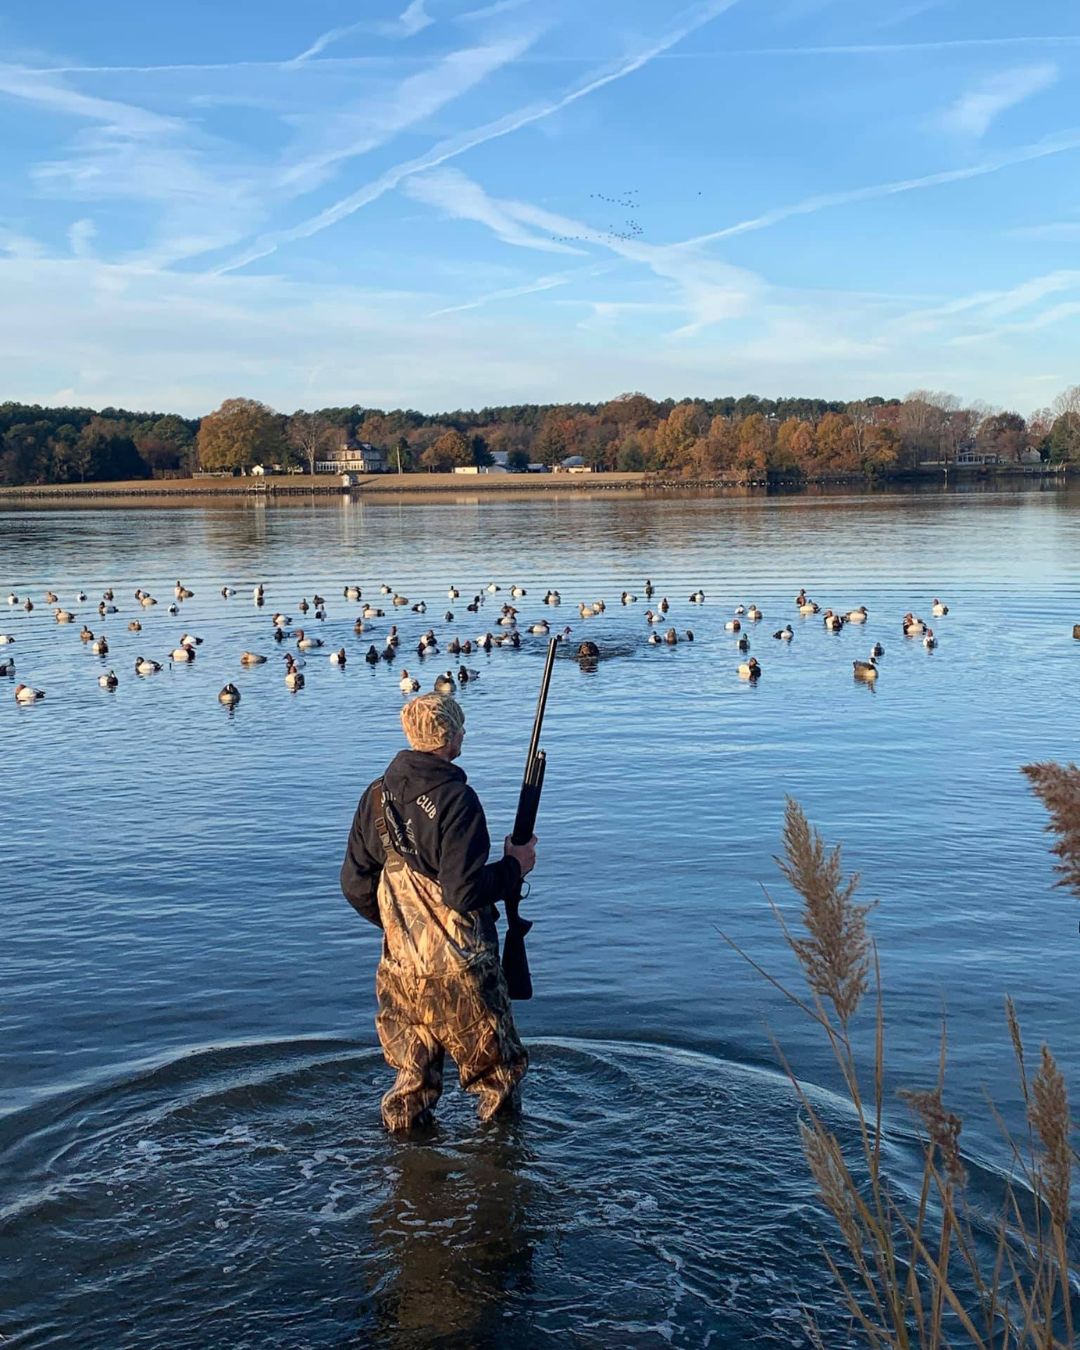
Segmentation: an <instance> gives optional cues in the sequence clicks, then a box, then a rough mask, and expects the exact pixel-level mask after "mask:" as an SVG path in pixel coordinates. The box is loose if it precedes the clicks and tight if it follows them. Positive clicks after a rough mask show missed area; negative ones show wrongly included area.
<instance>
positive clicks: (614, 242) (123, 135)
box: [0, 0, 1080, 414]
mask: <svg viewBox="0 0 1080 1350" xmlns="http://www.w3.org/2000/svg"><path fill="white" fill-rule="evenodd" d="M403 4H404V0H396V2H395V0H385V2H384V0H365V2H364V3H346V2H345V0H308V3H307V4H306V5H304V6H298V5H295V4H293V3H291V2H290V3H287V2H286V0H216V2H215V3H210V0H186V3H185V4H184V5H183V6H179V5H177V6H163V5H162V6H158V5H153V6H150V5H146V4H145V0H139V3H135V0H98V3H97V4H95V5H87V4H86V3H85V0H49V2H48V3H47V4H42V3H40V0H35V3H30V0H7V4H6V5H5V7H4V12H3V14H2V15H0V118H2V119H3V130H2V135H0V157H2V161H3V182H4V184H5V192H4V194H3V197H2V198H0V296H2V303H3V316H4V321H3V323H2V324H0V372H2V376H0V398H13V399H18V400H26V401H39V402H47V403H59V402H78V403H84V404H90V405H94V406H103V405H105V404H117V405H124V406H128V407H139V408H158V409H166V410H178V411H183V412H186V413H189V414H198V413H202V412H205V411H207V410H209V409H210V408H212V407H214V406H216V404H218V403H219V402H220V401H221V400H222V399H223V398H226V397H231V396H235V395H246V396H250V397H256V398H261V399H264V400H266V401H267V402H268V403H270V404H272V405H273V406H274V407H277V408H280V409H283V410H286V411H291V410H292V409H293V408H296V407H300V406H309V407H310V406H318V405H325V404H337V403H353V402H359V403H362V404H366V405H372V406H385V407H394V406H410V407H416V408H420V409H423V410H425V411H436V410H440V409H446V408H455V407H469V406H479V405H482V404H497V403H510V402H531V401H542V402H550V401H559V400H571V399H574V400H576V399H590V400H600V399H605V398H608V397H611V396H613V395H615V394H617V393H620V392H622V391H625V390H631V389H640V390H643V391H644V392H646V393H649V394H651V395H653V396H656V397H664V396H672V397H683V396H686V395H690V394H697V395H706V396H707V395H719V394H725V393H735V394H741V393H751V392H752V393H758V394H763V395H774V396H775V395H782V394H807V395H821V396H825V397H830V398H857V397H861V396H864V395H868V394H871V393H882V394H885V395H894V394H895V395H903V394H904V393H905V392H907V391H908V390H911V389H914V388H931V389H947V390H951V391H953V392H955V393H957V394H959V395H960V396H961V397H963V398H965V399H980V400H983V401H985V402H986V403H988V404H991V405H993V406H995V407H1014V408H1018V409H1019V410H1020V411H1023V412H1028V411H1030V410H1031V409H1032V408H1034V407H1038V406H1041V405H1044V404H1046V403H1049V402H1050V401H1051V399H1052V398H1053V396H1054V395H1055V394H1056V393H1057V392H1058V391H1059V390H1060V389H1062V388H1063V387H1065V386H1066V385H1070V384H1074V383H1077V382H1078V381H1080V342H1078V336H1080V263H1078V261H1077V252H1078V248H1080V174H1078V169H1080V108H1078V106H1077V104H1078V99H1077V93H1076V90H1077V88H1078V87H1080V85H1078V75H1080V13H1078V12H1077V7H1076V5H1075V3H1065V2H1064V0H1045V2H1043V3H1038V2H1036V3H1032V4H1028V5H1024V6H1017V5H1016V4H1014V3H1008V4H1007V3H1004V0H983V3H974V0H698V3H691V4H689V5H687V6H685V7H681V6H680V5H679V4H677V3H675V4H665V3H661V2H660V0H618V3H616V2H615V0H588V3H583V2H582V0H575V2H573V3H572V2H571V0H411V3H408V5H407V7H404V8H403Z"/></svg>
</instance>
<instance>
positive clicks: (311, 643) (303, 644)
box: [293, 628, 323, 652]
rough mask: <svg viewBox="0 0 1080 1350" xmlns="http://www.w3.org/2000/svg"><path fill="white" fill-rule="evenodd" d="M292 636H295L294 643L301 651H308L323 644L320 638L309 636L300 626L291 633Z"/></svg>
mask: <svg viewBox="0 0 1080 1350" xmlns="http://www.w3.org/2000/svg"><path fill="white" fill-rule="evenodd" d="M293 637H295V638H296V645H297V646H298V647H299V648H300V650H301V651H302V652H308V651H311V650H312V648H314V647H321V646H322V645H323V640H322V638H316V637H309V636H308V635H307V633H305V632H304V630H303V629H302V628H298V629H297V630H296V632H295V633H294V634H293Z"/></svg>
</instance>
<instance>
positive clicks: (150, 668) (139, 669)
mask: <svg viewBox="0 0 1080 1350" xmlns="http://www.w3.org/2000/svg"><path fill="white" fill-rule="evenodd" d="M160 669H161V662H160V661H150V660H148V659H147V658H146V657H145V656H137V657H136V658H135V674H136V675H156V674H157V672H158V671H159V670H160Z"/></svg>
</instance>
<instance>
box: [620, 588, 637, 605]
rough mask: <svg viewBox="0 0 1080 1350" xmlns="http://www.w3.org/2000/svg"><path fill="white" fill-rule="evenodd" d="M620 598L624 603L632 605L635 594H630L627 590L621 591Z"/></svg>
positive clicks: (635, 598) (635, 599)
mask: <svg viewBox="0 0 1080 1350" xmlns="http://www.w3.org/2000/svg"><path fill="white" fill-rule="evenodd" d="M621 599H622V602H623V604H624V605H632V604H634V603H635V602H636V601H637V596H636V595H631V594H630V592H629V591H623V593H622V596H621Z"/></svg>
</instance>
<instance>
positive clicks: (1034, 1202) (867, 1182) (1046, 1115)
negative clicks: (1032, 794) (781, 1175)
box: [723, 765, 1080, 1350]
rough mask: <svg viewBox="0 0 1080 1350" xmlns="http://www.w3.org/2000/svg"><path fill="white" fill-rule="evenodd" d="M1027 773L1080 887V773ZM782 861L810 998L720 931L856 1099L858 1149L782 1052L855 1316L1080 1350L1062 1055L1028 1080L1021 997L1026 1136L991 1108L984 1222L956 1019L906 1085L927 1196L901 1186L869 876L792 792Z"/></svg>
mask: <svg viewBox="0 0 1080 1350" xmlns="http://www.w3.org/2000/svg"><path fill="white" fill-rule="evenodd" d="M1024 772H1025V773H1026V774H1027V775H1028V776H1029V778H1030V779H1031V781H1032V783H1033V785H1034V788H1035V791H1036V792H1037V793H1038V794H1039V795H1040V797H1041V798H1042V799H1043V801H1044V802H1045V803H1046V805H1047V807H1048V809H1049V810H1050V813H1051V824H1050V826H1049V827H1048V828H1049V829H1051V830H1052V831H1054V832H1055V833H1056V834H1057V835H1058V838H1059V843H1058V845H1057V846H1056V850H1055V851H1056V852H1057V854H1058V856H1059V858H1060V859H1061V863H1060V866H1059V870H1060V871H1061V872H1062V874H1063V879H1062V882H1061V883H1060V884H1062V885H1066V886H1068V887H1070V888H1071V889H1073V890H1074V892H1075V893H1077V894H1078V895H1080V770H1077V769H1076V768H1075V766H1073V765H1069V766H1068V768H1065V769H1063V768H1061V767H1060V766H1057V765H1031V766H1028V767H1027V768H1026V769H1025V770H1024ZM776 861H777V864H778V866H779V868H780V870H781V872H782V873H783V875H784V877H785V878H786V879H787V881H788V882H789V883H790V884H791V886H792V887H793V888H794V890H795V891H796V892H797V893H798V895H799V896H800V897H801V900H802V909H801V914H800V916H799V923H800V928H801V931H794V930H793V928H792V926H791V924H790V923H789V922H788V920H787V918H786V917H785V915H784V914H783V913H782V911H781V910H780V908H779V906H778V905H777V904H776V903H775V902H774V901H773V899H772V897H771V896H770V895H769V894H768V892H767V891H766V898H767V900H768V903H769V905H770V907H771V909H772V912H773V915H774V917H775V918H776V921H777V923H778V924H779V926H780V931H781V933H782V934H783V937H784V940H785V942H786V943H787V945H788V946H789V947H790V949H791V951H792V952H793V954H794V955H795V958H796V960H797V961H798V963H799V966H800V968H801V971H802V974H803V977H804V978H805V981H806V986H807V992H806V993H805V994H800V993H796V992H795V991H794V990H793V989H791V988H789V987H788V986H787V985H786V984H785V983H784V982H783V981H781V980H779V979H777V978H775V977H774V976H773V975H772V974H770V973H769V972H768V971H767V970H765V969H764V968H763V967H762V966H761V965H759V964H758V963H757V962H756V961H755V960H754V959H753V958H752V957H751V956H749V955H748V954H747V953H746V952H745V951H743V949H742V948H741V947H739V946H738V944H737V943H735V942H734V941H733V939H731V938H730V937H729V936H728V935H727V934H723V936H724V938H725V941H727V942H728V944H729V945H730V946H731V947H732V948H734V950H735V951H736V952H738V953H739V955H740V956H741V957H742V958H743V959H744V960H746V961H747V962H749V964H750V965H751V966H753V968H754V969H755V970H756V971H757V972H758V973H759V974H761V975H762V976H763V977H764V978H765V979H766V980H768V981H769V983H771V984H772V985H773V986H774V987H775V988H776V989H777V990H779V991H780V992H781V993H782V994H783V995H784V996H785V997H786V998H788V999H790V1000H791V1001H792V1002H793V1003H794V1004H796V1005H797V1006H798V1007H799V1008H800V1009H801V1010H802V1011H803V1012H804V1013H805V1014H806V1015H807V1016H808V1017H809V1018H811V1019H812V1020H813V1021H814V1022H815V1023H816V1024H817V1025H818V1026H819V1027H820V1028H821V1030H822V1032H823V1034H824V1035H825V1037H826V1038H827V1040H828V1042H829V1046H830V1049H831V1051H832V1054H833V1057H834V1060H835V1062H836V1066H837V1068H838V1070H839V1073H840V1076H841V1079H842V1081H843V1084H844V1090H845V1092H846V1094H847V1096H848V1098H849V1099H850V1102H851V1105H852V1107H853V1110H854V1122H855V1126H856V1130H855V1143H854V1144H853V1145H849V1146H848V1147H846V1148H845V1147H844V1146H842V1145H841V1142H840V1139H839V1138H838V1136H837V1135H836V1134H835V1133H834V1132H833V1131H832V1130H831V1129H830V1128H829V1126H828V1125H827V1124H826V1122H825V1121H824V1119H823V1118H822V1115H821V1113H820V1111H819V1109H818V1108H817V1107H816V1106H815V1105H814V1103H813V1101H812V1100H811V1097H810V1095H809V1094H808V1093H807V1092H806V1091H805V1090H804V1089H803V1087H802V1085H801V1084H800V1082H799V1080H798V1078H797V1077H796V1075H795V1073H794V1072H793V1070H792V1068H791V1066H790V1064H789V1063H788V1062H787V1060H786V1058H785V1057H784V1055H783V1052H782V1050H781V1049H780V1047H779V1046H777V1052H778V1054H779V1055H780V1059H781V1062H782V1063H783V1065H784V1068H785V1071H786V1072H787V1073H788V1076H789V1077H790V1079H791V1082H792V1084H793V1086H794V1089H795V1091H796V1093H797V1094H798V1099H799V1102H800V1105H801V1119H800V1122H799V1130H800V1136H801V1142H802V1149H803V1154H804V1156H805V1158H806V1162H807V1165H808V1166H809V1169H810V1173H811V1176H812V1177H813V1180H814V1183H815V1185H816V1187H817V1191H818V1194H819V1196H820V1198H821V1200H822V1201H823V1203H824V1205H825V1207H826V1208H827V1209H828V1211H829V1213H830V1214H831V1215H832V1218H833V1219H834V1220H835V1222H836V1226H837V1228H838V1229H839V1232H840V1236H841V1238H842V1239H843V1243H844V1246H845V1247H846V1249H847V1254H848V1257H849V1258H850V1265H848V1266H845V1268H844V1269H843V1270H842V1269H841V1268H840V1265H839V1264H838V1262H837V1261H836V1260H835V1259H834V1258H833V1257H832V1256H831V1254H830V1253H829V1252H828V1251H825V1253H824V1255H825V1259H826V1261H827V1263H828V1265H829V1268H830V1270H831V1272H832V1276H833V1279H834V1280H835V1281H836V1283H837V1286H838V1288H839V1291H840V1293H841V1296H842V1298H843V1301H844V1304H845V1305H846V1307H847V1309H848V1311H849V1313H850V1315H851V1318H852V1322H853V1325H854V1326H856V1327H857V1328H858V1329H859V1330H860V1332H861V1334H862V1336H863V1337H864V1339H865V1341H866V1343H867V1344H868V1345H869V1346H871V1347H874V1350H877V1348H878V1347H881V1348H882V1350H914V1348H915V1347H919V1350H923V1348H925V1350H942V1348H943V1347H950V1346H959V1345H964V1346H975V1347H977V1348H978V1350H1029V1348H1030V1350H1065V1348H1066V1347H1069V1348H1070V1350H1071V1348H1072V1347H1074V1346H1075V1345H1076V1341H1075V1336H1074V1327H1073V1308H1072V1297H1073V1295H1072V1290H1071V1287H1070V1253H1069V1246H1068V1235H1069V1225H1070V1219H1071V1186H1072V1165H1073V1159H1074V1153H1073V1147H1072V1118H1071V1115H1070V1110H1069V1101H1068V1094H1067V1092H1066V1088H1065V1080H1064V1078H1063V1076H1062V1074H1061V1071H1060V1069H1059V1068H1058V1066H1057V1063H1056V1061H1055V1060H1054V1057H1053V1055H1052V1054H1051V1052H1050V1050H1049V1049H1048V1048H1047V1047H1046V1046H1045V1045H1044V1046H1042V1048H1041V1051H1040V1055H1039V1063H1038V1067H1037V1069H1036V1070H1035V1072H1034V1074H1033V1075H1031V1074H1029V1071H1028V1062H1027V1056H1026V1054H1025V1049H1024V1043H1023V1038H1022V1035H1021V1030H1020V1023H1019V1019H1018V1017H1017V1014H1016V1008H1015V1007H1014V1005H1013V1003H1012V1000H1011V999H1008V1000H1007V1001H1006V1005H1005V1022H1006V1027H1007V1029H1008V1035H1009V1038H1010V1041H1011V1043H1012V1050H1013V1056H1014V1059H1015V1062H1016V1071H1017V1079H1018V1083H1019V1088H1020V1092H1021V1095H1022V1098H1023V1102H1024V1107H1025V1111H1026V1120H1027V1131H1026V1135H1025V1137H1023V1138H1022V1139H1019V1140H1018V1139H1017V1138H1016V1137H1015V1135H1014V1134H1012V1133H1010V1132H1009V1130H1008V1129H1007V1128H1006V1127H1005V1125H1004V1122H1003V1121H1002V1119H1001V1117H1000V1114H999V1113H998V1112H997V1110H996V1108H994V1106H993V1103H992V1102H991V1103H990V1110H991V1112H992V1114H993V1116H994V1119H995V1120H996V1121H997V1122H998V1124H999V1125H1000V1127H1001V1129H1002V1130H1003V1132H1004V1136H1005V1139H1006V1141H1007V1145H1008V1148H1009V1150H1010V1153H1011V1156H1012V1159H1013V1164H1014V1166H1013V1172H1012V1175H1011V1177H1010V1178H1009V1180H1008V1182H1007V1184H1006V1186H1005V1191H1004V1199H1003V1201H1002V1203H1001V1208H1000V1212H999V1213H998V1214H997V1215H996V1216H990V1217H989V1220H987V1218H986V1217H985V1216H983V1217H980V1218H979V1219H978V1221H976V1218H975V1216H974V1212H973V1208H972V1206H970V1205H969V1198H968V1176H967V1172H966V1169H965V1167H964V1164H963V1155H962V1152H961V1146H960V1138H961V1132H962V1130H963V1120H962V1119H961V1117H960V1116H959V1115H958V1114H957V1113H956V1112H954V1111H952V1110H950V1109H949V1106H948V1105H947V1102H946V1068H947V1059H948V1055H947V1051H948V1037H947V1028H946V1026H945V1024H944V1021H943V1023H942V1029H941V1034H940V1038H939V1042H938V1053H937V1071H936V1075H935V1077H934V1081H933V1082H932V1083H930V1084H924V1085H921V1086H919V1087H916V1088H911V1089H908V1090H905V1091H903V1092H901V1093H900V1097H901V1099H902V1100H903V1101H904V1102H905V1104H906V1105H907V1107H908V1109H909V1110H910V1111H911V1112H912V1114H913V1116H914V1119H915V1122H916V1128H917V1131H918V1136H919V1140H920V1145H921V1156H922V1177H921V1181H920V1185H919V1194H918V1200H917V1201H912V1200H909V1199H908V1198H906V1197H905V1196H903V1195H901V1194H900V1193H899V1192H898V1191H897V1189H896V1188H894V1186H892V1185H891V1184H890V1182H889V1181H888V1179H887V1177H886V1173H885V1167H884V1148H885V1127H884V1125H883V1115H884V1081H885V1057H886V1036H885V1031H886V1028H885V1016H884V1010H883V1000H882V979H881V968H880V963H879V960H878V952H877V947H876V945H875V943H874V941H873V938H872V936H871V933H870V928H869V916H870V914H871V912H872V910H873V908H874V906H873V905H872V904H865V903H857V901H856V896H857V893H858V886H859V878H858V876H857V875H851V876H849V877H845V876H844V874H843V868H842V862H841V854H840V848H839V846H837V847H835V848H832V849H829V848H827V847H826V845H825V843H824V841H823V840H822V838H821V836H820V835H819V834H818V832H817V830H815V829H814V828H813V827H812V826H811V825H810V823H809V822H808V821H807V819H806V816H805V815H804V813H803V811H802V809H801V808H800V807H799V805H798V804H797V803H796V802H794V801H792V800H791V799H789V800H788V803H787V810H786V814H785V820H784V833H783V854H782V856H780V857H778V858H777V859H776ZM867 995H872V1003H873V1015H874V1054H873V1062H872V1063H870V1064H868V1065H864V1064H863V1063H861V1062H860V1058H859V1054H858V1052H857V1050H856V1046H855V1042H854V1040H853V1036H852V1028H853V1025H854V1024H855V1022H856V1020H857V1017H858V1014H859V1012H860V1009H861V1008H862V1005H863V1003H864V1001H866V998H867ZM977 1230H978V1231H977ZM987 1232H989V1234H990V1236H989V1239H988V1238H987ZM808 1323H809V1331H810V1335H811V1338H812V1339H813V1341H814V1343H815V1344H817V1345H822V1346H823V1345H824V1344H825V1342H824V1341H823V1339H822V1336H821V1333H820V1331H819V1329H818V1328H817V1327H816V1325H814V1323H813V1320H812V1318H811V1317H808Z"/></svg>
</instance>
